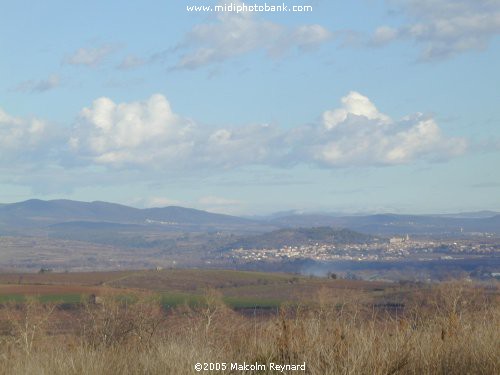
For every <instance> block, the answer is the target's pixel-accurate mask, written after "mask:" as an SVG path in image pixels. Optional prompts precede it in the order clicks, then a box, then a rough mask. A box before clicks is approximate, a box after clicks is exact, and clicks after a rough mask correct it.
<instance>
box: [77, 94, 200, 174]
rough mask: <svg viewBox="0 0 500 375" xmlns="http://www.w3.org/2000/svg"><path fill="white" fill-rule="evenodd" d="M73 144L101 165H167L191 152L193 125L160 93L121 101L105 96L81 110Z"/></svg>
mask: <svg viewBox="0 0 500 375" xmlns="http://www.w3.org/2000/svg"><path fill="white" fill-rule="evenodd" d="M69 145H70V147H71V148H72V149H73V151H75V152H76V153H78V154H79V155H80V156H83V157H85V158H87V159H90V160H92V161H93V162H94V163H97V164H103V165H124V164H142V165H146V164H148V163H156V162H161V164H162V165H165V164H169V163H175V162H177V161H179V160H182V159H183V158H184V157H185V156H186V155H187V154H189V153H190V152H191V149H192V147H193V137H192V124H191V122H190V121H189V120H187V119H184V118H182V117H180V116H178V115H176V114H175V113H173V112H172V109H171V108H170V103H169V102H168V101H167V100H166V98H165V97H164V96H162V95H159V94H157V95H153V96H151V98H149V99H148V100H146V101H142V102H131V103H121V104H116V103H114V102H113V101H112V100H111V99H109V98H105V97H103V98H99V99H97V100H95V101H94V102H93V103H92V106H90V107H89V108H84V109H83V110H82V111H81V113H80V116H79V119H78V123H77V125H76V128H75V131H74V134H73V136H72V137H71V138H70V140H69Z"/></svg>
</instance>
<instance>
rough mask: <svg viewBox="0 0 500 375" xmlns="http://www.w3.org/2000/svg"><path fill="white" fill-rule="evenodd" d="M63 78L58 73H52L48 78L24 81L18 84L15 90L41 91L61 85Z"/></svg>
mask: <svg viewBox="0 0 500 375" xmlns="http://www.w3.org/2000/svg"><path fill="white" fill-rule="evenodd" d="M60 84H61V79H60V78H59V76H58V75H57V74H52V75H50V76H49V77H48V78H47V79H42V80H38V81H37V80H29V81H23V82H21V83H20V84H18V85H17V86H16V87H15V88H14V91H19V92H29V93H41V92H45V91H49V90H52V89H55V88H57V87H59V86H60Z"/></svg>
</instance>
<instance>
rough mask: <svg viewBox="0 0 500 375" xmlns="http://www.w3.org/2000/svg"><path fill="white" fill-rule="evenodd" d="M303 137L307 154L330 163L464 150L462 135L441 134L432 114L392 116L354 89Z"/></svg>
mask: <svg viewBox="0 0 500 375" xmlns="http://www.w3.org/2000/svg"><path fill="white" fill-rule="evenodd" d="M306 136H307V137H309V140H308V141H305V143H306V146H305V147H306V150H307V153H309V155H310V156H311V158H312V159H313V160H315V161H317V162H319V163H321V164H323V165H325V166H329V167H345V166H356V165H358V166H369V165H395V164H406V163H410V162H413V161H416V160H420V159H427V160H443V159H448V158H451V157H454V156H457V155H460V154H463V153H464V152H465V150H466V148H467V143H466V141H465V139H462V138H453V137H447V136H445V135H443V134H442V132H441V129H440V128H439V126H438V125H437V124H436V122H435V120H434V119H433V118H431V117H429V116H424V115H423V114H421V113H417V114H414V115H410V116H406V117H404V118H403V119H401V120H397V121H396V120H393V119H391V118H390V117H389V116H387V115H385V114H383V113H381V112H380V111H379V110H378V109H377V108H376V106H375V105H374V104H373V103H372V102H371V101H370V99H368V98H367V97H366V96H363V95H361V94H359V93H357V92H350V93H349V94H348V95H347V96H345V97H344V98H342V106H341V108H338V109H335V110H332V111H326V112H324V114H323V126H322V127H318V128H316V129H315V130H314V131H310V132H309V134H306ZM307 143H308V145H307Z"/></svg>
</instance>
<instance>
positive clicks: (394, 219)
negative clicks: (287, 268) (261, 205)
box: [269, 212, 500, 236]
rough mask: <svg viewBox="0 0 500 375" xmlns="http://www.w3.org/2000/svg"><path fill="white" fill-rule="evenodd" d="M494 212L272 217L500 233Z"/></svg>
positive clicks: (307, 223) (408, 230)
mask: <svg viewBox="0 0 500 375" xmlns="http://www.w3.org/2000/svg"><path fill="white" fill-rule="evenodd" d="M490 214H494V212H490V213H489V214H486V213H484V212H482V213H477V215H476V216H475V217H474V213H465V214H457V215H456V216H451V215H432V216H429V215H397V214H378V215H365V216H333V215H328V214H324V215H322V214H311V215H309V214H298V215H290V216H282V217H278V218H273V219H270V220H269V222H270V223H272V224H274V225H277V226H281V227H316V226H332V227H339V228H350V229H352V230H355V231H360V232H363V233H370V234H375V235H382V236H388V235H398V234H420V235H456V234H459V233H462V232H490V233H497V234H500V215H494V216H489V215H490Z"/></svg>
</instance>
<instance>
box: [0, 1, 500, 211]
mask: <svg viewBox="0 0 500 375" xmlns="http://www.w3.org/2000/svg"><path fill="white" fill-rule="evenodd" d="M218 3H219V4H229V3H230V2H229V1H222V2H216V1H209V0H205V1H199V2H193V1H187V2H181V1H177V2H166V1H153V0H150V1H140V2H139V1H127V2H122V1H106V2H103V1H89V0H87V1H72V2H63V1H50V0H49V1H44V2H37V1H2V2H1V9H2V12H1V13H2V16H3V17H2V22H1V23H0V46H1V48H2V54H1V56H2V58H1V59H0V77H1V79H0V202H3V203H8V202H15V201H20V200H24V199H28V198H33V197H36V198H40V199H58V198H68V199H77V200H85V201H93V200H105V201H112V202H117V203H124V204H129V205H133V206H137V207H152V206H166V205H172V204H175V205H183V206H188V207H195V208H200V209H206V210H212V211H217V212H225V213H233V214H265V213H271V212H274V211H281V210H289V209H296V210H306V211H335V212H389V211H390V212H400V213H434V212H457V211H469V210H482V209H492V210H500V172H499V170H500V168H499V167H498V165H499V162H500V137H499V131H498V129H499V126H500V89H499V87H500V73H499V68H498V67H499V66H500V38H499V34H500V2H499V1H497V0H458V1H448V0H420V1H416V0H407V1H404V0H387V1H377V0H364V1H361V0H359V1H351V2H332V1H321V0H316V1H306V0H304V1H295V0H294V1H289V2H286V3H285V4H287V5H288V6H289V7H292V6H293V5H311V6H312V11H311V12H281V13H279V12H275V13H264V12H242V13H235V12H233V13H221V12H219V13H217V12H188V11H187V9H186V6H187V5H206V6H207V5H212V6H214V5H217V4H218ZM233 3H234V5H242V2H237V1H235V2H233ZM248 4H252V5H253V4H257V5H264V2H253V3H247V5H248ZM267 4H271V5H281V4H282V2H272V1H269V2H267Z"/></svg>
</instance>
